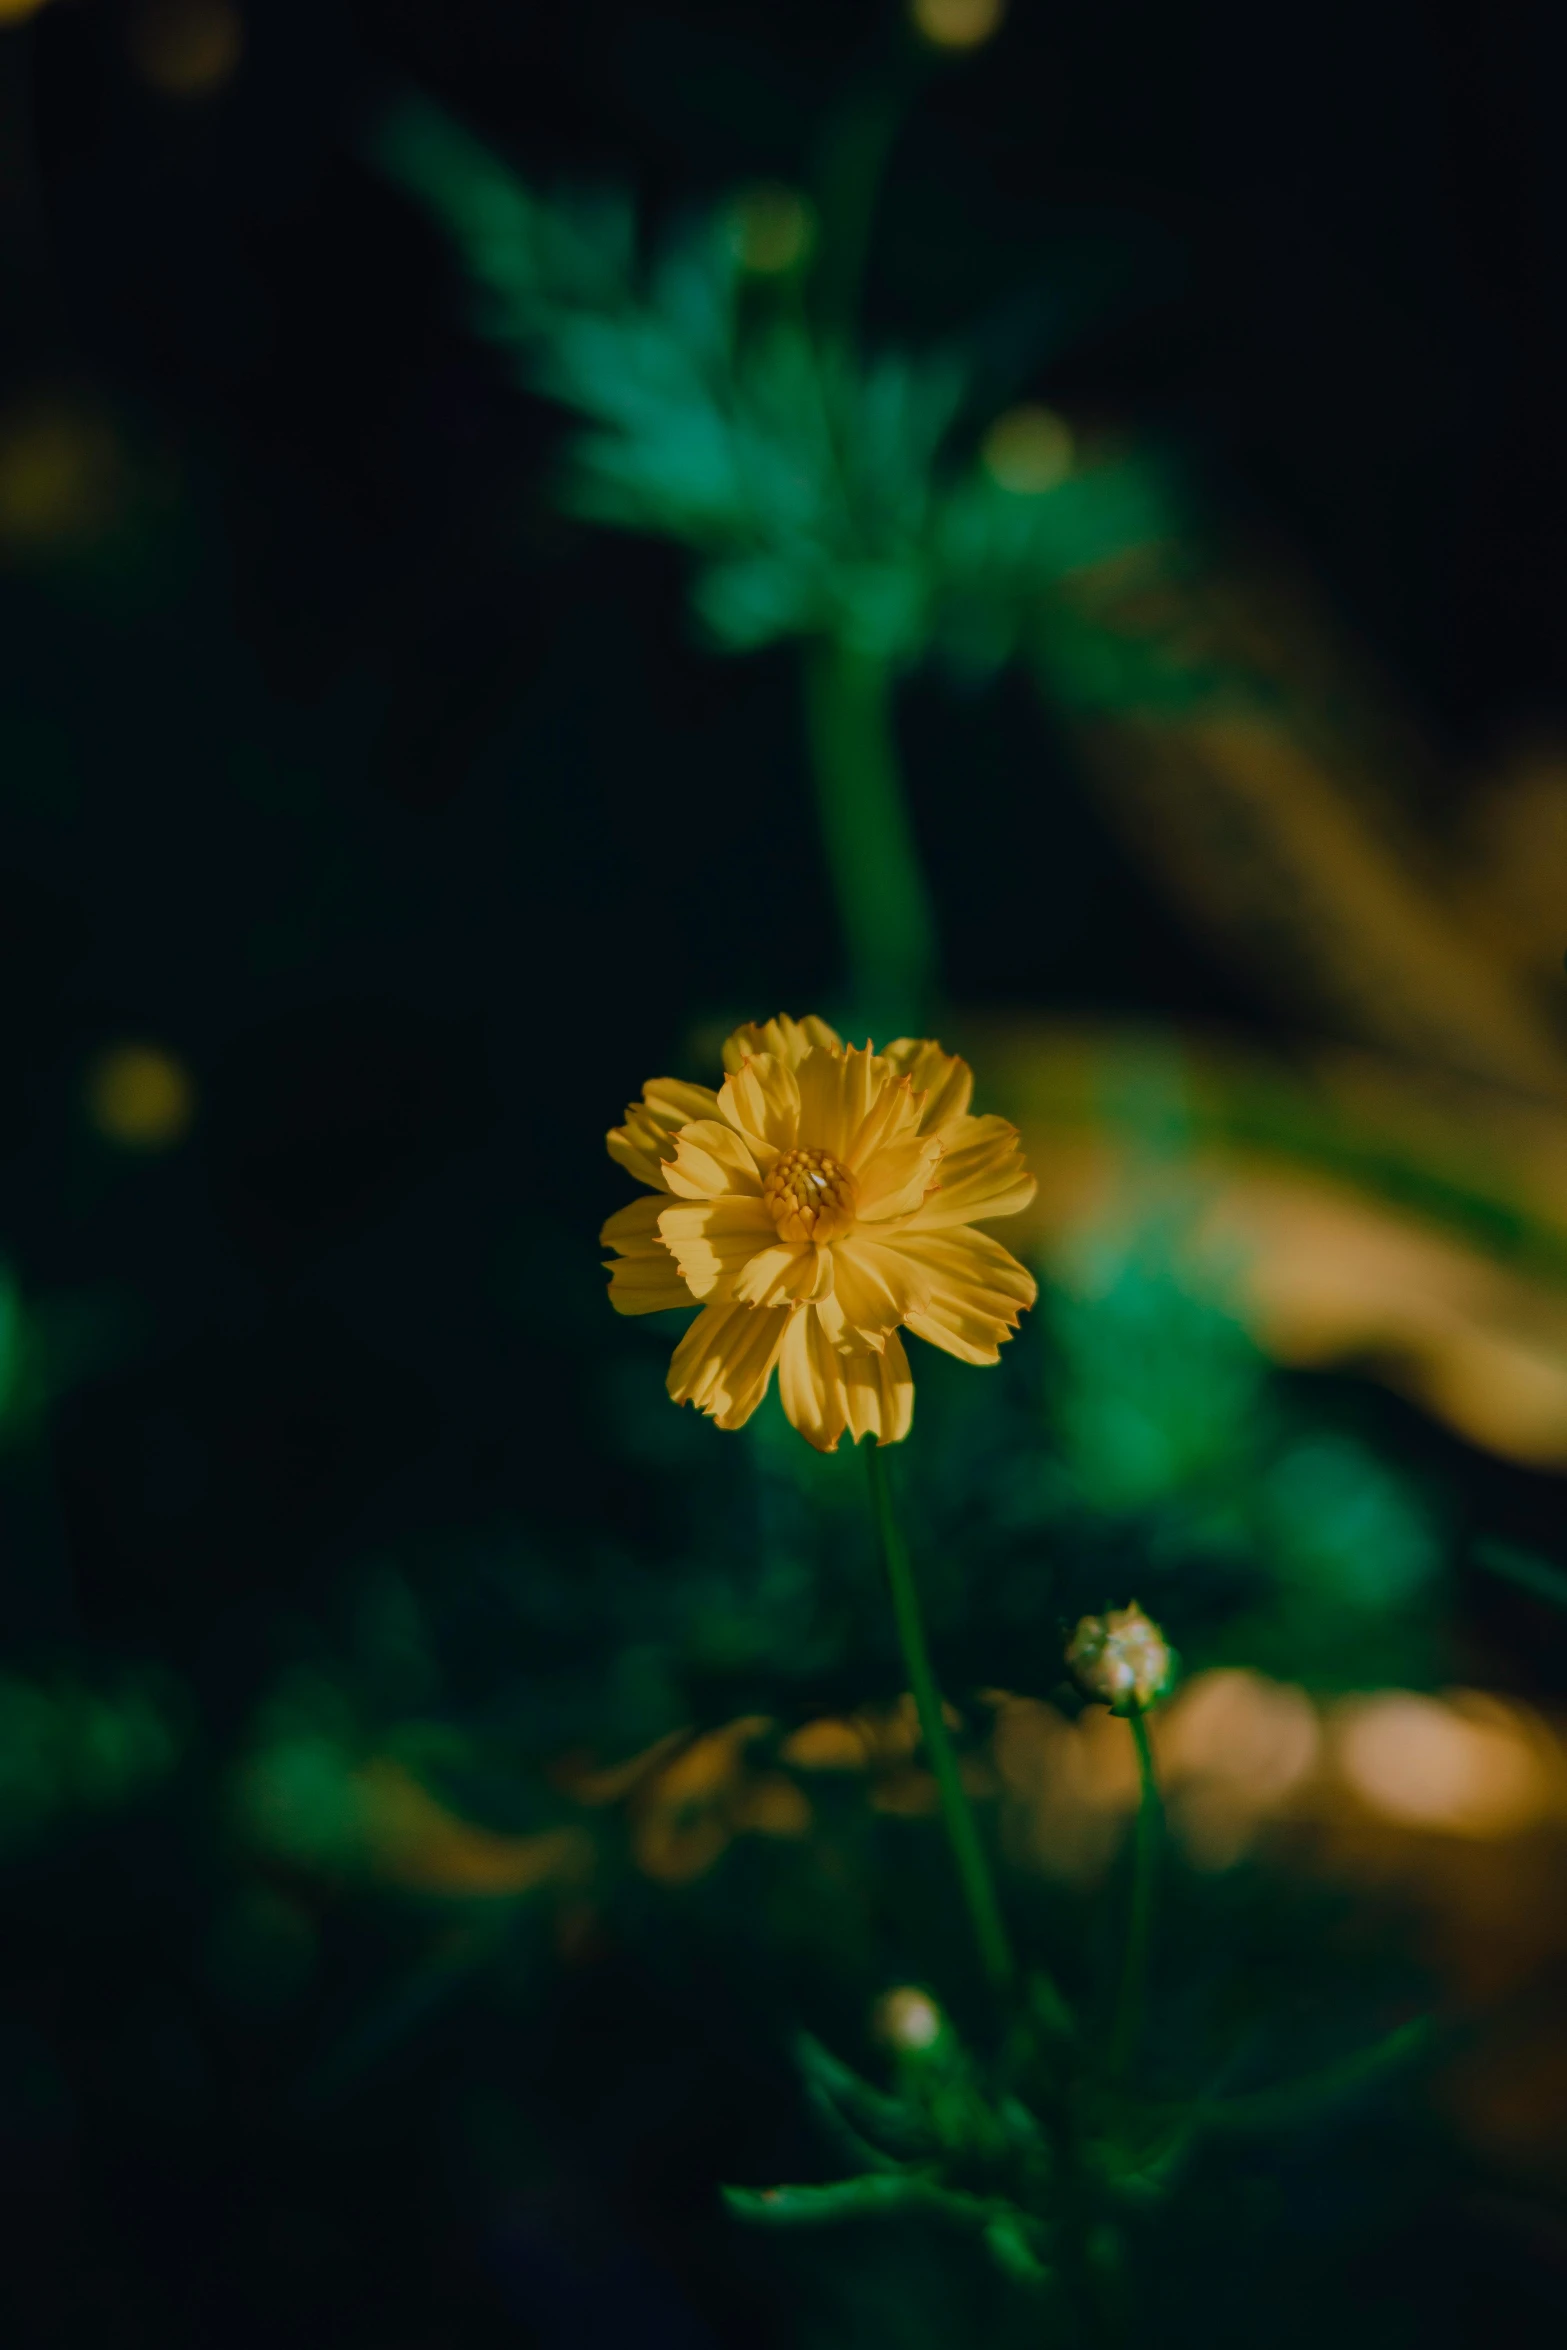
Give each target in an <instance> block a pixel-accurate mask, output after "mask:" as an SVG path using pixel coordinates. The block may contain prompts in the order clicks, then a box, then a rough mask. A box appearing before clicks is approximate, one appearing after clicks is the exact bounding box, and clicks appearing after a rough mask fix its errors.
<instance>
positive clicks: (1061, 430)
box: [980, 405, 1072, 498]
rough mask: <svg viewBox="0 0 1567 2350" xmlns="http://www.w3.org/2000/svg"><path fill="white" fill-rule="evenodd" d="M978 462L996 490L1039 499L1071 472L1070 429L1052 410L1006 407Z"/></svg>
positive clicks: (1030, 407) (986, 439) (990, 433)
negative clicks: (993, 483)
mask: <svg viewBox="0 0 1567 2350" xmlns="http://www.w3.org/2000/svg"><path fill="white" fill-rule="evenodd" d="M980 462H981V464H982V465H983V466H984V468H985V471H986V472H987V473H988V474H989V476H990V478H991V480H992V481H993V482H995V483H996V484H997V486H998V487H999V488H1001V489H1004V490H1011V491H1012V493H1013V495H1014V496H1015V497H1019V498H1037V497H1040V496H1041V495H1042V494H1043V493H1044V492H1045V491H1046V490H1053V489H1054V488H1055V487H1056V485H1057V483H1058V482H1062V481H1065V479H1066V477H1067V475H1068V474H1069V473H1070V472H1071V470H1072V428H1071V426H1070V425H1069V424H1068V423H1067V421H1066V418H1065V417H1064V416H1058V415H1057V414H1056V412H1055V410H1054V409H1053V408H1041V407H1037V406H1033V405H1030V406H1028V407H1023V408H1009V409H1008V410H1007V412H1006V414H1005V415H1004V416H998V417H997V419H996V421H995V423H994V424H993V425H992V426H991V428H990V430H989V432H988V433H986V435H985V442H984V446H983V448H982V449H981V451H980Z"/></svg>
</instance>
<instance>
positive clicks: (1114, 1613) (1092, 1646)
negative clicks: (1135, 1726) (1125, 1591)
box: [1066, 1599, 1175, 1714]
mask: <svg viewBox="0 0 1567 2350" xmlns="http://www.w3.org/2000/svg"><path fill="white" fill-rule="evenodd" d="M1066 1661H1067V1663H1068V1665H1069V1666H1070V1667H1071V1669H1072V1672H1073V1673H1074V1675H1075V1676H1076V1679H1077V1684H1078V1687H1079V1688H1080V1689H1082V1690H1083V1692H1084V1693H1085V1695H1087V1696H1089V1697H1097V1698H1098V1699H1099V1701H1100V1702H1101V1704H1103V1705H1107V1706H1109V1708H1110V1710H1111V1712H1112V1713H1118V1714H1129V1713H1133V1712H1141V1711H1142V1709H1143V1708H1144V1707H1145V1706H1150V1705H1152V1704H1153V1702H1154V1700H1155V1698H1157V1697H1162V1696H1163V1694H1164V1692H1165V1690H1166V1689H1167V1688H1168V1687H1169V1685H1170V1683H1171V1681H1172V1680H1173V1678H1174V1676H1175V1659H1174V1656H1173V1655H1172V1654H1171V1651H1170V1644H1169V1642H1168V1641H1167V1640H1166V1639H1165V1636H1164V1634H1163V1633H1162V1632H1161V1631H1160V1629H1159V1627H1158V1625H1157V1624H1156V1623H1155V1622H1154V1620H1153V1618H1152V1616H1145V1615H1144V1613H1143V1611H1142V1609H1141V1608H1140V1607H1139V1606H1138V1604H1137V1602H1136V1600H1135V1599H1134V1600H1133V1602H1132V1604H1131V1606H1130V1607H1114V1608H1111V1610H1110V1612H1109V1613H1108V1615H1103V1616H1084V1618H1083V1620H1082V1622H1081V1623H1080V1624H1079V1625H1078V1627H1077V1630H1076V1631H1075V1632H1074V1633H1073V1635H1072V1638H1071V1640H1070V1642H1069V1643H1068V1646H1067V1652H1066Z"/></svg>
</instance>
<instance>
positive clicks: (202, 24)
mask: <svg viewBox="0 0 1567 2350" xmlns="http://www.w3.org/2000/svg"><path fill="white" fill-rule="evenodd" d="M126 40H127V46H128V48H129V50H130V58H131V63H132V65H133V66H134V67H135V69H136V71H137V72H138V73H139V74H140V76H141V78H142V80H143V81H144V82H149V83H150V84H151V85H152V87H153V88H154V89H155V90H161V91H162V93H163V95H164V96H165V97H166V98H204V97H206V96H207V95H208V94H209V92H211V91H213V90H218V89H221V88H222V86H223V84H224V83H225V82H226V81H228V80H229V79H230V78H231V76H232V75H233V73H234V71H235V68H236V67H237V66H238V64H239V61H240V58H241V57H242V56H243V54H244V50H245V24H244V19H243V18H242V17H241V15H240V13H239V11H238V9H237V8H235V7H233V6H232V5H231V0H142V5H141V7H139V8H138V9H137V11H136V13H135V15H134V16H133V17H132V18H131V22H130V27H129V30H128V33H127V35H126Z"/></svg>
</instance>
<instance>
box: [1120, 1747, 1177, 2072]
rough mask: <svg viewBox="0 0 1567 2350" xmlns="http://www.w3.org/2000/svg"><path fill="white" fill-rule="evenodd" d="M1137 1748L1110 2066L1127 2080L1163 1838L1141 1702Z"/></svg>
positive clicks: (1144, 1986) (1139, 2025)
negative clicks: (1127, 1900)
mask: <svg viewBox="0 0 1567 2350" xmlns="http://www.w3.org/2000/svg"><path fill="white" fill-rule="evenodd" d="M1128 1719H1129V1721H1130V1723H1131V1730H1132V1738H1133V1741H1134V1743H1135V1745H1136V1748H1137V1775H1138V1781H1139V1796H1138V1804H1137V1834H1136V1841H1135V1843H1134V1845H1133V1848H1132V1906H1131V1912H1130V1915H1129V1917H1128V1919H1127V1927H1126V1959H1125V1963H1124V1965H1123V1967H1122V1970H1121V1995H1120V1998H1119V2000H1118V2002H1117V2004H1116V2015H1115V2029H1114V2031H1113V2032H1112V2034H1111V2039H1110V2070H1111V2072H1112V2074H1113V2075H1114V2077H1115V2078H1116V2079H1117V2080H1123V2079H1124V2078H1125V2076H1126V2074H1127V2073H1128V2072H1129V2071H1130V2069H1131V2066H1132V2064H1133V2062H1134V2060H1135V2058H1136V2055H1137V2050H1138V2046H1139V2044H1140V2042H1141V2040H1142V2036H1143V2008H1144V2005H1145V2002H1146V1998H1147V1990H1148V1952H1149V1947H1150V1944H1151V1942H1152V1939H1153V1907H1154V1886H1155V1882H1156V1880H1157V1877H1158V1873H1159V1847H1160V1844H1161V1843H1162V1841H1163V1829H1164V1805H1163V1803H1162V1802H1161V1800H1160V1796H1159V1774H1158V1771H1157V1769H1156V1768H1155V1765H1154V1758H1153V1741H1152V1739H1151V1738H1150V1737H1149V1735H1148V1716H1147V1714H1146V1712H1145V1711H1144V1709H1143V1708H1142V1707H1141V1706H1137V1707H1135V1708H1134V1709H1133V1711H1132V1713H1131V1714H1130V1715H1129V1717H1128Z"/></svg>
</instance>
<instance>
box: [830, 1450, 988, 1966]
mask: <svg viewBox="0 0 1567 2350" xmlns="http://www.w3.org/2000/svg"><path fill="white" fill-rule="evenodd" d="M866 1458H867V1463H868V1466H869V1469H870V1480H871V1507H872V1510H873V1511H874V1513H875V1518H876V1527H877V1531H878V1533H879V1534H880V1536H881V1550H882V1558H883V1561H884V1562H885V1565H886V1569H887V1582H888V1585H889V1587H890V1589H891V1592H892V1612H893V1615H894V1617H895V1618H896V1620H897V1626H898V1639H899V1642H900V1643H901V1645H902V1649H903V1661H904V1664H905V1665H906V1666H907V1668H908V1675H909V1685H910V1687H911V1689H912V1690H913V1692H914V1705H915V1710H916V1712H917V1713H918V1715H919V1725H920V1733H921V1736H922V1737H923V1738H924V1741H925V1752H926V1754H927V1756H928V1757H929V1759H930V1766H931V1769H932V1770H933V1771H934V1773H935V1775H936V1788H937V1792H938V1793H939V1795H940V1797H941V1814H942V1819H943V1821H944V1823H945V1825H946V1830H947V1841H948V1843H949V1844H950V1845H951V1847H952V1857H953V1859H954V1861H955V1862H956V1863H957V1871H958V1880H959V1882H960V1884H961V1885H962V1888H963V1899H964V1902H965V1904H966V1906H967V1909H968V1913H969V1922H970V1924H971V1925H972V1926H973V1929H974V1939H975V1942H976V1943H977V1944H978V1946H979V1955H980V1961H981V1963H982V1965H983V1967H984V1969H985V1978H986V1981H987V1982H988V1983H989V1985H990V1988H991V1990H992V1992H993V1993H994V1994H995V1997H996V2000H997V2003H998V2004H1005V2002H1006V2000H1007V1998H1008V1996H1009V1994H1010V1992H1011V1990H1012V1986H1013V1983H1014V1982H1015V1980H1016V1976H1017V1968H1016V1965H1015V1962H1014V1960H1013V1957H1012V1945H1011V1943H1010V1942H1009V1940H1008V1939H1007V1929H1006V1926H1005V1924H1004V1922H1003V1920H1002V1916H1001V1905H1000V1903H999V1902H998V1901H997V1899H996V1888H995V1886H994V1884H993V1883H992V1881H991V1875H990V1867H989V1863H988V1862H987V1861H986V1858H985V1853H984V1848H983V1846H982V1845H981V1843H980V1840H979V1830H978V1829H977V1828H976V1826H975V1824H974V1814H973V1811H972V1810H971V1809H970V1806H969V1799H968V1796H967V1794H966V1792H965V1791H964V1786H963V1781H962V1778H961V1777H960V1775H959V1772H958V1761H957V1756H956V1755H955V1754H954V1753H953V1751H952V1740H951V1739H950V1738H949V1737H948V1735H947V1724H946V1719H945V1716H944V1715H943V1712H942V1705H941V1691H940V1690H939V1689H938V1688H937V1686H936V1676H935V1674H934V1672H933V1671H932V1669H931V1662H930V1651H929V1649H928V1648H927V1646H926V1643H925V1622H924V1617H923V1615H922V1613H921V1610H920V1602H919V1593H918V1591H917V1590H916V1588H915V1583H914V1570H913V1568H912V1566H911V1565H910V1563H909V1552H908V1545H907V1544H906V1543H905V1541H904V1539H903V1531H902V1528H901V1527H900V1526H899V1524H898V1520H897V1514H896V1512H895V1511H894V1509H893V1506H892V1488H891V1486H890V1484H889V1482H888V1478H887V1464H886V1462H885V1461H884V1460H883V1458H882V1448H881V1446H880V1444H878V1443H877V1442H876V1441H875V1439H874V1438H873V1439H872V1441H871V1443H870V1445H869V1447H868V1450H867V1455H866Z"/></svg>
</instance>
